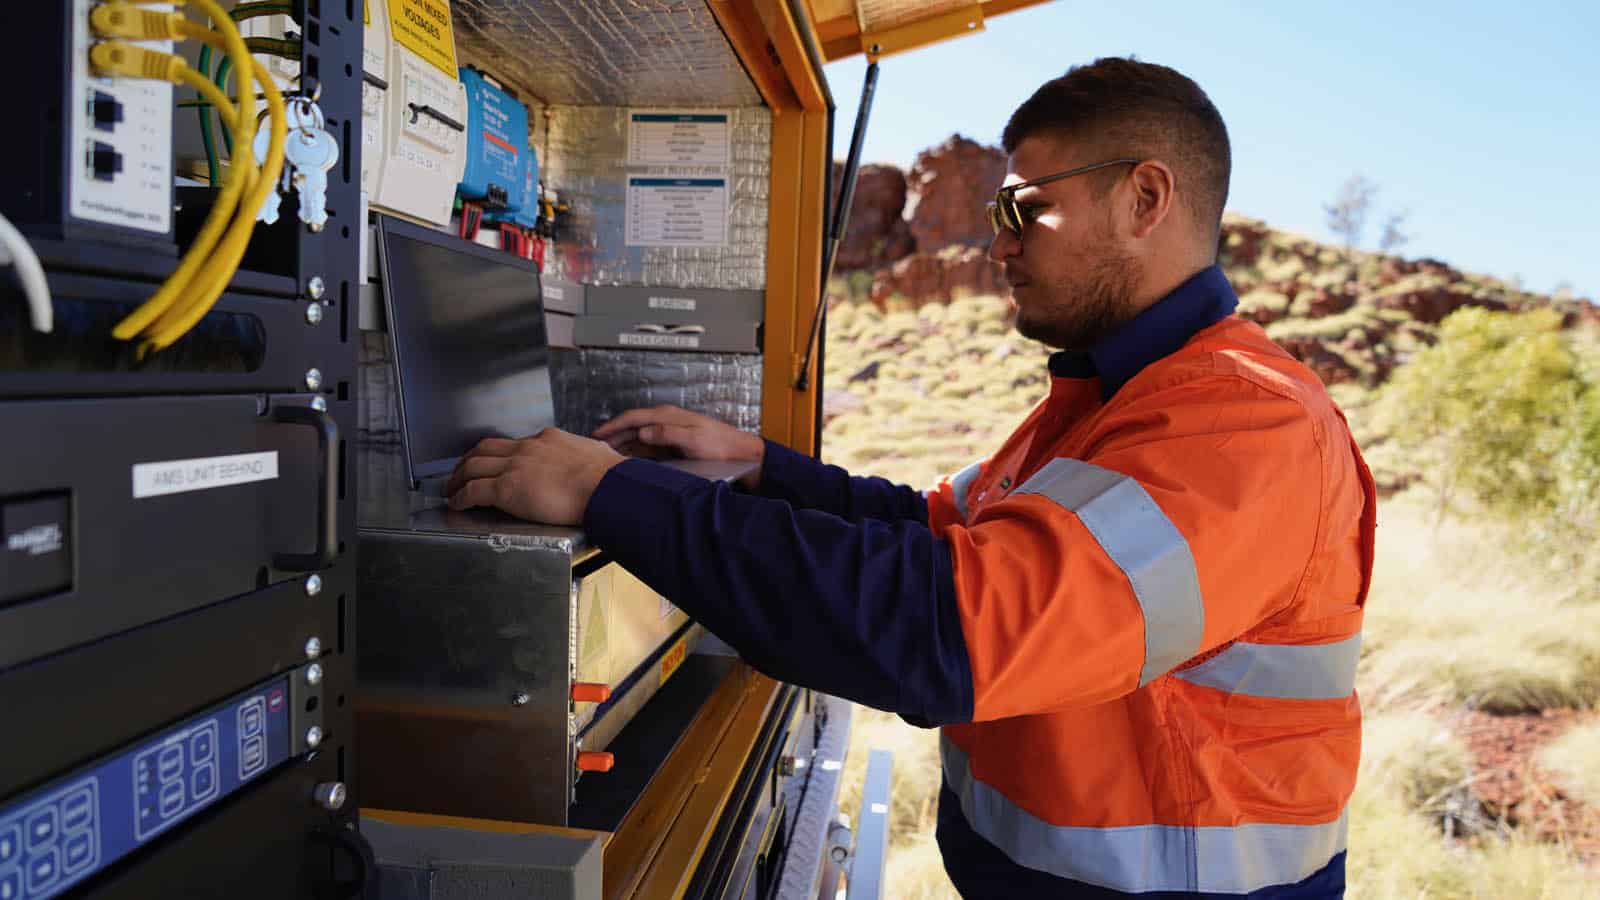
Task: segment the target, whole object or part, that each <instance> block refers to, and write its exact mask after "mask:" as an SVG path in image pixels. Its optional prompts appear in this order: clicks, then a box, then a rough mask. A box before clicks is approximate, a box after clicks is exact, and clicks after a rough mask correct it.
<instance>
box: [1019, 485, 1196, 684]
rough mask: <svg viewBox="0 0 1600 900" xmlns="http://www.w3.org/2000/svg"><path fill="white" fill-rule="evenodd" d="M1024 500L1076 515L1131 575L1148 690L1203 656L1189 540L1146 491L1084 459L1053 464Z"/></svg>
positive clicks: (1024, 490)
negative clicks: (1041, 500)
mask: <svg viewBox="0 0 1600 900" xmlns="http://www.w3.org/2000/svg"><path fill="white" fill-rule="evenodd" d="M1017 493H1018V494H1039V495H1041V496H1044V497H1048V498H1050V499H1051V500H1054V501H1055V502H1056V503H1059V504H1060V505H1062V506H1064V507H1066V508H1067V509H1069V510H1071V511H1073V512H1074V513H1077V515H1078V519H1079V521H1081V522H1083V524H1084V527H1085V528H1088V529H1089V533H1090V534H1092V535H1094V539H1095V540H1096V541H1099V542H1100V547H1101V549H1103V550H1105V552H1106V555H1107V556H1109V557H1111V561H1112V562H1114V563H1116V564H1117V567H1118V568H1120V569H1122V571H1123V573H1124V574H1126V575H1127V576H1128V582H1129V583H1130V584H1131V585H1132V586H1133V593H1134V595H1135V596H1137V597H1138V598H1139V608H1140V609H1141V610H1143V611H1144V667H1143V668H1142V669H1141V670H1140V672H1139V686H1140V687H1144V686H1145V685H1147V684H1149V683H1150V682H1152V681H1154V680H1155V679H1157V678H1160V677H1161V676H1162V675H1165V674H1166V673H1168V672H1170V671H1172V668H1173V667H1174V666H1176V665H1178V664H1179V663H1182V662H1183V661H1185V660H1188V659H1191V658H1193V657H1194V655H1195V654H1196V653H1197V652H1199V650H1200V636H1201V630H1202V628H1203V627H1204V625H1205V605H1204V604H1203V603H1202V602H1201V600H1200V579H1199V576H1197V575H1196V574H1195V568H1194V556H1193V555H1192V554H1191V553H1190V552H1189V542H1188V541H1186V540H1184V538H1183V534H1182V533H1180V532H1179V531H1178V529H1177V526H1175V525H1173V524H1172V521H1171V520H1170V519H1168V518H1167V516H1166V514H1165V513H1163V512H1162V511H1161V507H1159V506H1157V505H1156V502H1155V501H1154V500H1152V499H1150V494H1149V493H1148V492H1147V491H1145V489H1144V486H1143V485H1141V484H1139V482H1137V481H1135V480H1134V479H1132V478H1129V477H1128V476H1126V475H1124V474H1122V473H1121V472H1113V471H1111V470H1110V469H1102V468H1100V467H1099V466H1092V465H1090V464H1088V463H1086V462H1083V461H1082V460H1076V459H1053V460H1051V461H1050V462H1049V463H1048V464H1047V465H1046V466H1045V467H1044V468H1042V469H1040V470H1039V472H1038V474H1036V475H1034V476H1033V477H1032V478H1029V479H1028V480H1027V481H1026V482H1025V483H1024V484H1023V485H1022V487H1020V488H1018V489H1017Z"/></svg>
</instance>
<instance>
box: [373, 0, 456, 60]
mask: <svg viewBox="0 0 1600 900" xmlns="http://www.w3.org/2000/svg"><path fill="white" fill-rule="evenodd" d="M389 29H390V30H391V31H393V32H394V39H395V40H397V41H399V42H400V46H402V47H405V48H406V49H408V50H410V51H411V52H413V53H415V54H417V55H418V56H420V57H422V58H423V59H425V60H427V61H428V62H430V63H432V64H434V65H435V66H438V67H439V70H440V71H442V72H444V73H445V74H446V75H449V76H450V77H451V78H455V77H456V39H455V35H454V34H452V33H451V31H450V0H389Z"/></svg>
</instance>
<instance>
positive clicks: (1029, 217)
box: [988, 159, 1142, 237]
mask: <svg viewBox="0 0 1600 900" xmlns="http://www.w3.org/2000/svg"><path fill="white" fill-rule="evenodd" d="M1140 162H1142V160H1137V159H1113V160H1110V161H1109V162H1102V163H1095V164H1094V165H1092V166H1081V167H1079V168H1076V169H1068V170H1067V171H1065V172H1057V173H1055V174H1054V175H1046V176H1044V177H1043V178H1035V179H1033V180H1032V181H1021V182H1018V183H1016V184H1008V185H1006V186H1005V187H1003V188H1001V189H1000V190H998V191H995V192H994V202H992V203H990V204H989V206H988V212H989V225H990V227H992V228H993V229H994V233H995V235H996V236H997V237H998V236H999V234H1000V231H1001V230H1002V229H1004V230H1006V231H1009V232H1011V233H1012V234H1014V235H1016V236H1017V237H1022V226H1024V225H1026V224H1028V223H1029V222H1032V221H1033V220H1034V219H1035V218H1036V217H1038V215H1039V213H1038V211H1037V210H1035V209H1034V208H1032V207H1029V206H1020V205H1018V204H1017V191H1020V190H1022V189H1023V188H1029V187H1034V186H1035V185H1040V184H1048V183H1050V182H1052V181H1060V180H1061V179H1063V178H1071V177H1072V176H1074V175H1082V174H1083V173H1085V172H1093V171H1094V170H1096V169H1104V168H1107V167H1109V166H1122V165H1128V164H1132V165H1138V164H1139V163H1140Z"/></svg>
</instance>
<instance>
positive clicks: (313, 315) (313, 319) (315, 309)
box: [306, 301, 322, 325]
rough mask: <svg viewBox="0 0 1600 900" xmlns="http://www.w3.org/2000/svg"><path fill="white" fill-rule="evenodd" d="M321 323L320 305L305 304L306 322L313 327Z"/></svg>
mask: <svg viewBox="0 0 1600 900" xmlns="http://www.w3.org/2000/svg"><path fill="white" fill-rule="evenodd" d="M321 321H322V304H321V303H317V302H316V301H312V302H310V303H307V304H306V322H308V323H310V324H312V325H315V324H317V323H318V322H321Z"/></svg>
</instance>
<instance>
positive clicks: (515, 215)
mask: <svg viewBox="0 0 1600 900" xmlns="http://www.w3.org/2000/svg"><path fill="white" fill-rule="evenodd" d="M523 173H524V174H523V176H522V205H521V206H519V207H517V208H516V209H512V210H495V211H490V212H486V213H484V214H483V218H484V220H485V221H488V222H510V223H511V224H513V225H520V226H522V227H523V228H534V227H536V226H538V224H539V153H538V151H536V150H534V149H533V148H532V147H529V148H528V154H527V158H526V161H525V165H524V166H523Z"/></svg>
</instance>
